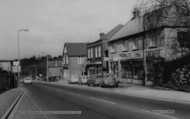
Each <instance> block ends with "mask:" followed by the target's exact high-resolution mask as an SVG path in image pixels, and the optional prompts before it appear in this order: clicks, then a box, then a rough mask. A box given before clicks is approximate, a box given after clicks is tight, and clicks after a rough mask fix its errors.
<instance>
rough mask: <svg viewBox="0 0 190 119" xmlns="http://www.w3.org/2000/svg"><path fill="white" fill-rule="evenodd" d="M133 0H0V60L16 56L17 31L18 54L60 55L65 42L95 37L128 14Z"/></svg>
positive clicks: (122, 20)
mask: <svg viewBox="0 0 190 119" xmlns="http://www.w3.org/2000/svg"><path fill="white" fill-rule="evenodd" d="M135 4H136V0H0V59H13V58H16V46H17V45H16V43H17V42H16V31H17V30H18V29H21V28H28V29H30V31H29V32H22V33H21V56H22V57H30V56H32V55H36V56H39V55H45V54H51V55H54V56H56V55H60V54H61V52H62V47H63V44H64V42H65V41H71V42H81V41H84V42H85V41H94V40H96V39H98V37H99V33H100V32H107V31H109V30H110V29H112V28H113V27H115V26H116V25H118V24H125V23H126V22H127V21H128V20H129V19H130V17H131V11H132V8H133V7H134V5H135Z"/></svg>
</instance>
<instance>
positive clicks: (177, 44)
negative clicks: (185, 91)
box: [109, 6, 189, 85]
mask: <svg viewBox="0 0 190 119" xmlns="http://www.w3.org/2000/svg"><path fill="white" fill-rule="evenodd" d="M179 14H180V13H179V10H178V9H177V8H176V7H175V6H167V7H165V8H158V9H154V10H152V11H150V12H147V13H145V14H144V15H142V16H141V15H139V14H134V17H133V18H132V19H131V20H130V21H128V22H127V23H126V24H125V26H124V27H123V28H122V29H121V30H120V31H119V32H117V33H116V34H115V35H114V36H113V37H112V38H111V40H110V41H109V51H110V58H111V60H110V63H111V69H112V72H114V73H115V75H117V77H118V78H119V79H120V80H121V82H123V83H134V84H143V81H144V65H143V61H144V58H146V62H147V69H148V74H147V75H148V84H149V85H151V84H152V83H153V82H154V80H157V78H159V76H158V74H160V73H159V72H161V70H162V69H161V68H159V66H160V65H159V63H162V60H164V61H170V60H174V59H176V58H179V57H181V56H183V55H185V54H186V53H187V52H189V50H188V49H187V48H185V47H184V46H182V44H184V43H182V42H186V41H187V40H188V37H185V36H187V35H188V34H189V16H186V15H183V16H180V17H179Z"/></svg>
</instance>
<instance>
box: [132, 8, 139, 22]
mask: <svg viewBox="0 0 190 119" xmlns="http://www.w3.org/2000/svg"><path fill="white" fill-rule="evenodd" d="M139 16H140V10H139V9H138V8H134V10H133V18H132V19H135V18H137V17H139Z"/></svg>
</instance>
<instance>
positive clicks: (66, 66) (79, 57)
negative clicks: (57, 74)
mask: <svg viewBox="0 0 190 119" xmlns="http://www.w3.org/2000/svg"><path fill="white" fill-rule="evenodd" d="M86 58H87V49H86V43H65V45H64V49H63V78H64V79H65V80H67V81H69V82H71V83H76V82H78V81H79V78H80V76H81V74H82V72H83V71H84V70H85V64H86Z"/></svg>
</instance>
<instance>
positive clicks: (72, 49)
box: [65, 43, 87, 57]
mask: <svg viewBox="0 0 190 119" xmlns="http://www.w3.org/2000/svg"><path fill="white" fill-rule="evenodd" d="M65 47H67V53H68V55H69V56H70V57H79V56H86V55H87V47H86V43H65Z"/></svg>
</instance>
